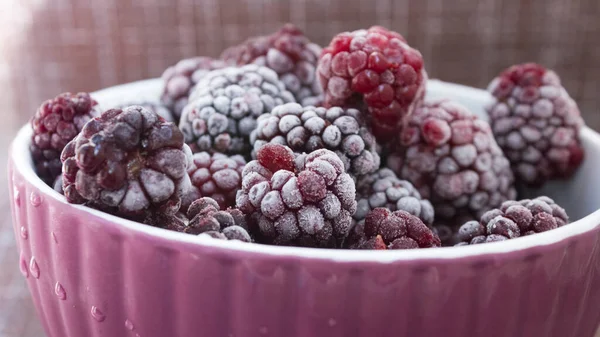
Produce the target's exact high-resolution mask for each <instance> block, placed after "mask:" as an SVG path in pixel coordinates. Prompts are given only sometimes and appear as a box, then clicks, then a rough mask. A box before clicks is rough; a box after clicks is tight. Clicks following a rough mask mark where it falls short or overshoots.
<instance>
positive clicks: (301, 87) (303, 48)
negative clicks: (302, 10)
mask: <svg viewBox="0 0 600 337" xmlns="http://www.w3.org/2000/svg"><path fill="white" fill-rule="evenodd" d="M320 54H321V47H320V46H319V45H317V44H315V43H312V42H311V41H310V40H309V39H308V38H307V37H306V36H304V33H303V32H302V31H301V30H300V29H299V28H297V27H296V26H294V25H292V24H286V25H284V26H283V27H282V28H281V29H279V30H278V31H277V32H275V33H273V34H271V35H268V36H258V37H254V38H250V39H248V40H246V41H245V42H243V43H242V44H241V45H238V46H234V47H231V48H229V49H227V50H225V51H224V52H223V54H222V55H221V58H222V59H224V60H226V61H229V62H233V63H235V64H237V65H246V64H251V63H254V64H258V65H261V66H265V67H268V68H270V69H273V70H274V71H275V72H276V73H277V74H278V75H279V78H280V79H281V81H282V82H283V83H285V86H286V88H287V90H289V91H290V92H291V93H292V94H293V95H294V97H295V98H296V101H298V102H299V103H302V105H315V106H317V105H320V104H321V103H322V101H323V90H322V89H321V86H320V85H319V81H317V79H316V78H315V76H316V67H317V61H318V59H319V55H320Z"/></svg>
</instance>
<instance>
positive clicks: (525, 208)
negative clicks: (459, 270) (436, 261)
mask: <svg viewBox="0 0 600 337" xmlns="http://www.w3.org/2000/svg"><path fill="white" fill-rule="evenodd" d="M568 223H569V217H568V216H567V212H565V210H564V209H563V208H562V207H560V206H559V205H557V204H556V203H555V202H554V200H552V199H550V198H548V197H545V196H543V197H537V198H535V199H531V200H530V199H523V200H520V201H514V200H509V201H505V202H503V203H502V205H501V206H500V207H499V208H495V209H492V210H489V211H487V212H486V213H484V214H483V216H482V217H481V220H480V221H479V222H477V221H469V222H467V223H465V224H464V225H462V226H461V227H460V229H459V230H458V239H459V240H460V241H461V243H459V244H458V245H461V246H462V245H466V244H478V243H484V242H493V241H504V240H509V239H514V238H518V237H521V236H526V235H531V234H535V233H542V232H546V231H549V230H551V229H555V228H558V227H562V226H564V225H566V224H568Z"/></svg>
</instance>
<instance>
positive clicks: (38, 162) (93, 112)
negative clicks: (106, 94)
mask: <svg viewBox="0 0 600 337" xmlns="http://www.w3.org/2000/svg"><path fill="white" fill-rule="evenodd" d="M97 104H98V103H97V102H96V101H95V100H93V99H92V98H91V97H90V95H89V94H88V93H85V92H80V93H78V94H72V93H64V94H60V95H58V96H56V97H55V98H53V99H50V100H47V101H46V102H44V103H42V105H41V106H40V107H39V108H38V110H37V111H36V112H35V115H34V116H33V118H32V119H31V127H32V128H33V136H32V137H31V145H30V146H29V149H30V151H31V156H32V157H33V163H34V164H35V168H36V172H37V174H38V175H39V176H40V178H42V180H44V182H46V184H48V185H50V186H52V185H53V183H54V181H55V180H56V177H58V176H60V174H61V168H62V164H61V162H60V153H61V152H62V150H63V149H64V147H65V145H67V143H68V142H70V141H71V140H72V139H73V138H75V136H77V134H78V133H79V131H81V129H82V128H83V126H84V125H85V123H86V122H87V121H89V120H90V119H92V118H93V117H95V116H97V115H99V114H100V112H99V111H98V109H97Z"/></svg>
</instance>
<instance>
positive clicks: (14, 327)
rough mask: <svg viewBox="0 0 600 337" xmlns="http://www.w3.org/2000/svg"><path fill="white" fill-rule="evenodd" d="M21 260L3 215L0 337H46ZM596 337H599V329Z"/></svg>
mask: <svg viewBox="0 0 600 337" xmlns="http://www.w3.org/2000/svg"><path fill="white" fill-rule="evenodd" d="M24 123H25V120H24V119H23V118H22V117H8V119H7V120H5V121H4V123H2V124H1V125H0V158H1V159H2V162H3V163H4V164H2V165H0V176H1V177H6V176H7V172H6V160H7V156H8V146H9V144H10V141H11V139H12V137H13V136H14V134H15V133H16V131H17V130H18V128H19V127H20V126H21V125H23V124H24ZM0 191H2V192H0V214H3V215H8V214H9V212H10V203H9V200H8V193H7V192H8V182H7V180H6V179H5V178H2V179H0ZM3 192H4V193H3ZM18 261H19V255H18V253H17V248H16V241H15V238H14V232H13V230H12V218H11V217H9V216H3V217H2V218H1V219H0V303H1V304H0V337H44V336H45V334H44V331H43V329H42V327H41V324H40V322H39V320H38V318H37V316H36V314H35V309H34V307H33V303H32V301H31V298H30V295H29V291H28V290H27V285H26V283H25V279H24V278H23V276H22V275H21V273H20V271H19V268H18ZM55 337H61V336H55ZM81 337H86V336H81ZM115 337H116V336H115ZM595 337H600V330H599V331H598V333H597V334H596V336H595Z"/></svg>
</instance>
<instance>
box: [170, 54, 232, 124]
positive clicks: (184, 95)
mask: <svg viewBox="0 0 600 337" xmlns="http://www.w3.org/2000/svg"><path fill="white" fill-rule="evenodd" d="M225 66H226V63H225V62H223V61H221V60H215V59H212V58H210V57H203V56H200V57H193V58H189V59H183V60H181V61H179V62H177V64H176V65H174V66H171V67H169V68H167V69H166V70H165V72H164V73H163V74H162V80H163V82H164V88H163V92H162V95H161V98H160V100H161V102H162V104H164V105H165V106H166V107H167V108H169V109H170V110H171V111H172V112H173V117H174V121H175V122H178V121H179V118H180V117H181V112H182V111H183V108H184V107H185V106H186V105H187V103H188V97H189V95H190V92H191V90H192V88H193V87H194V85H195V84H196V83H198V81H200V79H201V78H202V77H204V75H206V74H207V73H208V72H210V71H211V70H215V69H221V68H224V67H225Z"/></svg>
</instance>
